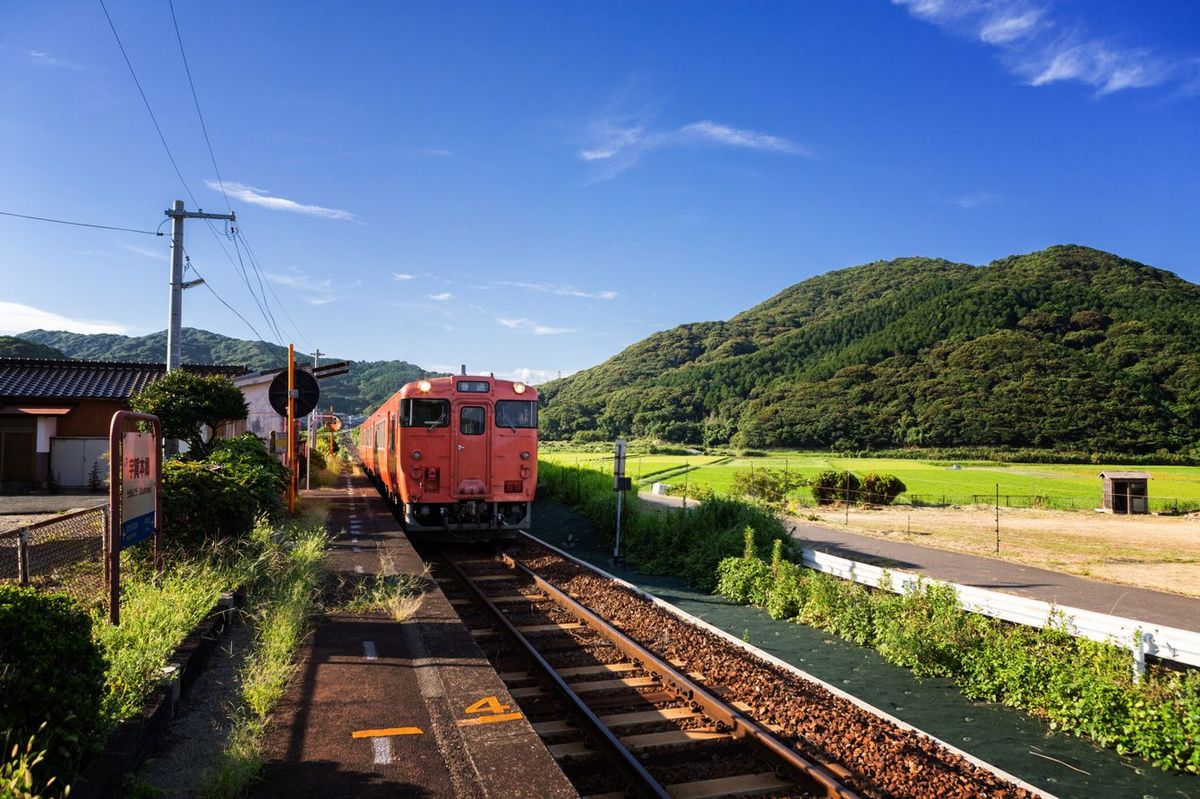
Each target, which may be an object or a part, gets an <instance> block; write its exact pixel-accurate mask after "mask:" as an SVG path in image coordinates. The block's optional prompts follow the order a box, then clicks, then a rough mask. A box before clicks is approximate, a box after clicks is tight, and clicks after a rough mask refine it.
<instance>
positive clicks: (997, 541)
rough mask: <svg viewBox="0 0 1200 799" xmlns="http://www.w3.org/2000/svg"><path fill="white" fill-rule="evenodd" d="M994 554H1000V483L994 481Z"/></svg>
mask: <svg viewBox="0 0 1200 799" xmlns="http://www.w3.org/2000/svg"><path fill="white" fill-rule="evenodd" d="M996 554H997V555H999V554H1000V484H999V483H996Z"/></svg>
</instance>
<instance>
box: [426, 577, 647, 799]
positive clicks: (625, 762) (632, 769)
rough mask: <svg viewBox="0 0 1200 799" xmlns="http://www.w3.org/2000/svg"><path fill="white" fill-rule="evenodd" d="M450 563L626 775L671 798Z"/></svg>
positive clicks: (480, 592) (477, 588) (514, 629)
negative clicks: (568, 703) (607, 750)
mask: <svg viewBox="0 0 1200 799" xmlns="http://www.w3.org/2000/svg"><path fill="white" fill-rule="evenodd" d="M443 556H445V553H443ZM446 562H447V563H449V564H450V568H452V569H454V571H455V572H456V573H457V574H458V576H459V577H460V578H461V579H462V581H463V582H464V583H465V584H466V586H467V587H468V588H469V589H471V592H472V593H474V594H475V596H476V597H477V598H478V599H479V601H480V602H482V603H483V604H484V606H486V607H487V609H488V610H490V611H491V612H492V615H493V616H495V618H496V620H497V621H498V622H500V624H501V625H502V626H503V627H504V628H505V629H506V630H507V631H508V633H509V634H510V635H511V636H512V637H513V638H514V639H515V640H516V641H517V643H518V644H520V645H521V647H522V648H523V649H524V650H525V653H526V654H527V655H529V657H530V659H531V660H533V662H534V663H535V664H537V666H538V668H539V669H541V671H542V672H543V676H545V677H546V678H548V679H549V680H550V681H551V682H553V683H554V685H555V687H556V688H558V690H559V692H560V693H561V694H562V695H563V696H564V697H566V699H567V700H568V701H569V702H570V703H571V704H572V705H573V706H574V708H575V710H576V711H577V712H578V713H579V715H580V716H581V717H583V718H584V719H585V720H586V721H587V723H588V725H589V726H591V727H592V732H593V733H594V734H595V735H596V736H597V740H599V741H600V742H602V743H603V744H604V745H605V747H606V748H607V749H609V750H610V751H611V752H612V754H613V755H614V756H616V758H617V763H618V764H619V765H620V767H621V770H622V771H624V772H625V775H626V776H627V777H629V778H630V780H631V781H632V782H634V783H635V784H638V785H639V786H640V787H641V788H642V790H644V791H645V792H646V793H648V794H649V795H650V796H654V797H658V799H670V797H671V795H670V794H669V793H667V789H666V788H665V787H664V786H663V785H662V784H661V783H659V782H658V780H656V779H654V777H653V776H652V775H651V774H650V772H649V771H647V770H646V767H645V766H644V765H642V762H641V761H640V760H638V758H637V756H636V755H634V754H633V752H631V751H629V749H628V748H626V747H625V745H624V744H622V743H621V741H620V739H618V738H617V736H616V735H614V734H613V731H612V730H610V729H609V728H608V725H606V724H605V723H604V722H602V721H601V720H600V719H599V718H598V717H597V716H596V714H595V713H594V712H593V711H592V709H591V708H590V707H588V706H587V704H586V703H585V702H584V701H583V699H582V698H580V696H579V695H578V694H577V693H575V692H574V691H573V690H571V686H570V685H568V684H567V681H566V680H564V679H563V678H562V677H561V676H560V675H559V673H558V672H557V671H555V669H554V667H553V666H551V665H550V664H549V663H548V662H547V661H546V659H545V658H543V657H542V655H541V653H540V652H538V651H537V649H536V648H535V647H534V646H533V644H531V643H530V642H529V639H527V638H526V637H525V636H524V635H522V634H521V632H520V631H519V630H518V629H517V627H516V625H514V624H513V623H512V622H511V621H509V620H508V618H507V617H506V616H505V615H504V613H503V611H501V610H500V608H498V607H496V605H495V603H493V602H492V601H491V600H490V599H488V597H487V595H486V594H485V593H484V592H483V589H481V588H480V587H479V586H478V585H477V584H476V583H475V581H474V580H473V579H471V577H470V575H468V574H467V573H466V572H464V571H463V570H462V569H461V568H459V565H458V564H457V563H455V562H454V561H453V560H452V559H451V558H450V557H448V556H446Z"/></svg>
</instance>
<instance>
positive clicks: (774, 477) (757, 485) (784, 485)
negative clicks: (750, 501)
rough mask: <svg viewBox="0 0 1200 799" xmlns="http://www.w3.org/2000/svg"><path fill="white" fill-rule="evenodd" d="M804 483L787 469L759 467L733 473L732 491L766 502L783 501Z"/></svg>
mask: <svg viewBox="0 0 1200 799" xmlns="http://www.w3.org/2000/svg"><path fill="white" fill-rule="evenodd" d="M802 485H804V480H803V478H801V477H800V475H798V474H797V473H796V472H794V471H789V470H787V469H771V468H759V469H749V470H747V471H739V472H734V473H733V485H732V487H731V489H730V493H732V494H734V495H735V496H745V497H753V498H754V499H761V500H762V501H764V502H771V503H781V502H783V501H784V500H786V499H787V496H788V494H790V493H791V492H792V491H794V490H795V489H797V488H799V487H800V486H802Z"/></svg>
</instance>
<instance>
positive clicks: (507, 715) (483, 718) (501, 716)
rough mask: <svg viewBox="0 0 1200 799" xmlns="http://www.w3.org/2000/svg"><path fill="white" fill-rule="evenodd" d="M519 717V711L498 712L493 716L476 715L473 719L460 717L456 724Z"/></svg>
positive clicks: (473, 723)
mask: <svg viewBox="0 0 1200 799" xmlns="http://www.w3.org/2000/svg"><path fill="white" fill-rule="evenodd" d="M519 718H521V714H520V713H499V714H497V715H495V716H476V717H475V718H473V719H460V720H459V721H458V726H460V727H470V726H473V725H475V724H494V723H495V722H497V721H516V720H517V719H519Z"/></svg>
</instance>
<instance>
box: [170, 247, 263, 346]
mask: <svg viewBox="0 0 1200 799" xmlns="http://www.w3.org/2000/svg"><path fill="white" fill-rule="evenodd" d="M183 257H184V259H185V261H186V263H187V267H188V269H191V270H192V271H193V272H195V273H196V277H198V278H200V279H201V280H203V281H204V287H205V288H207V289H208V290H209V291H211V292H212V295H213V296H214V297H216V298H217V301H218V302H220V303H221V304H222V305H224V306H225V307H226V308H228V309H229V310H230V311H232V312H233V315H234V316H236V317H237V318H238V319H241V320H242V321H243V322H245V323H246V327H248V328H250V330H251V332H253V333H254V337H255V338H256V339H258V340H259V341H261V340H262V336H261V335H260V334H259V332H258V330H256V329H255V328H254V325H252V324H250V320H249V319H247V318H246V317H244V316H242V315H241V314H240V313H239V312H238V309H237V308H234V307H233V306H232V305H230V304H229V303H227V302H225V299H224V298H223V297H222V296H221V295H220V294H218V293H217V290H216V289H214V288H213V287H212V285H211V284H210V283H209V282H208V280H207V279H205V277H204V275H202V274H200V270H199V269H197V268H196V265H195V264H193V263H192V259H191V256H189V255H187V254H184V256H183Z"/></svg>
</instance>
